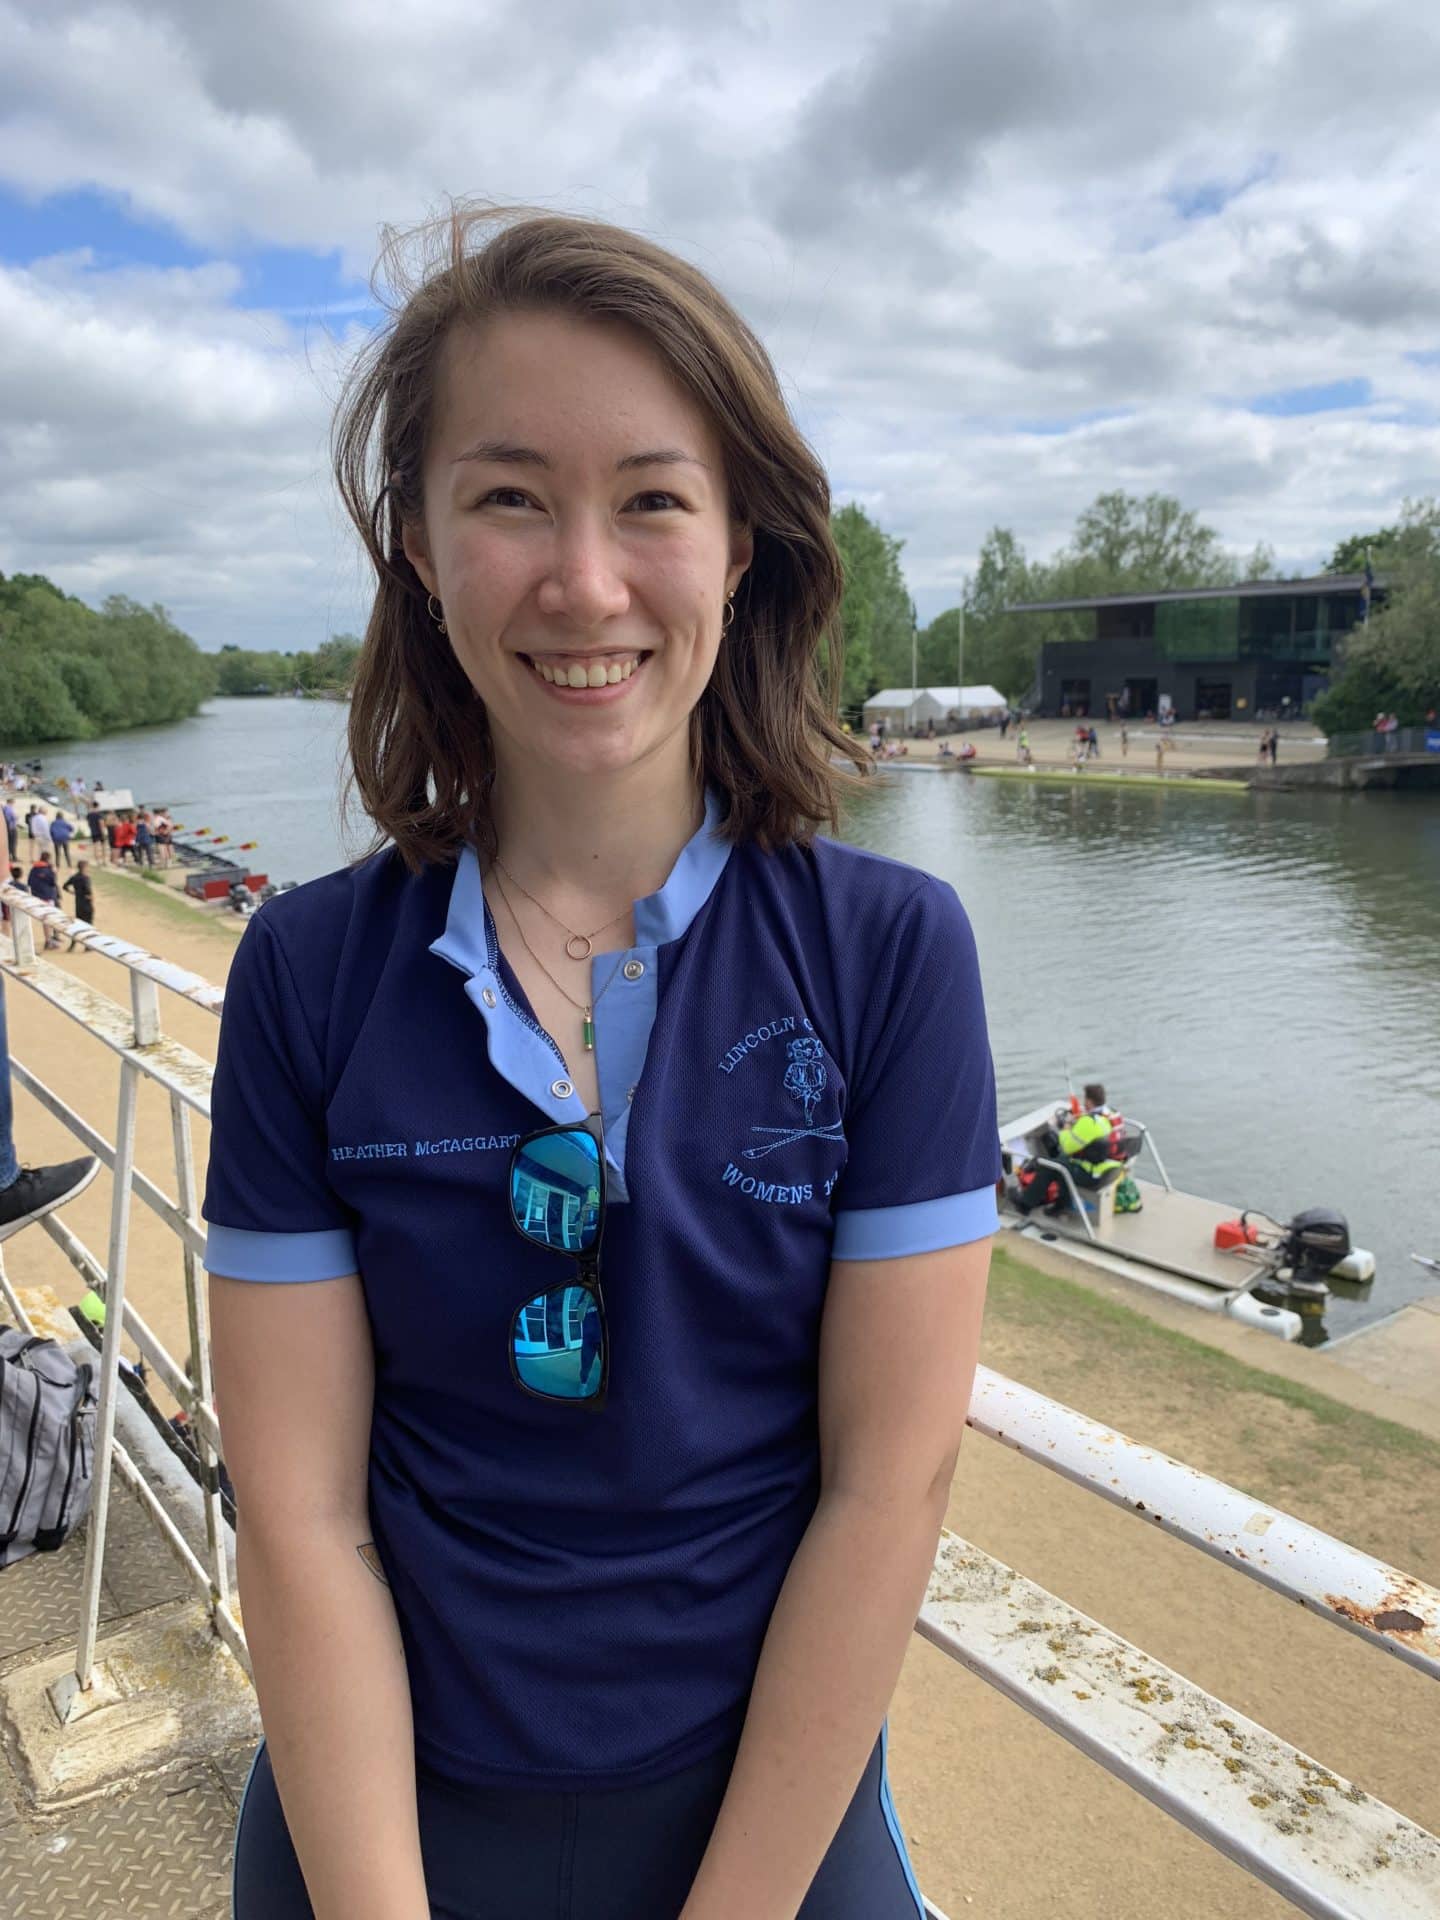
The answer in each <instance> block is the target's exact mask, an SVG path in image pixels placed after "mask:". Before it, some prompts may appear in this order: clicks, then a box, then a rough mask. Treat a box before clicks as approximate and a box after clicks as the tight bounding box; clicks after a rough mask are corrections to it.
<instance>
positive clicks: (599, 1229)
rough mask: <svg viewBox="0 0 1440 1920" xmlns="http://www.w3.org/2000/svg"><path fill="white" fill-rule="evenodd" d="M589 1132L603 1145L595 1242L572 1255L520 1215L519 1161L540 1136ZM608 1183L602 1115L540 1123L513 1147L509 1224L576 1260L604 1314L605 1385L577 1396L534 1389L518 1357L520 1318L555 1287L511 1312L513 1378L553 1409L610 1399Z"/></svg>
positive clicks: (599, 1405)
mask: <svg viewBox="0 0 1440 1920" xmlns="http://www.w3.org/2000/svg"><path fill="white" fill-rule="evenodd" d="M580 1132H584V1133H588V1134H591V1135H592V1136H593V1137H594V1140H595V1144H596V1146H597V1147H598V1148H599V1149H600V1161H599V1168H600V1205H599V1208H598V1210H597V1212H596V1216H595V1244H594V1246H593V1247H591V1248H590V1250H589V1251H588V1252H587V1253H569V1252H567V1251H566V1249H565V1248H564V1247H547V1246H545V1245H544V1243H543V1242H542V1241H539V1240H535V1239H533V1238H532V1237H531V1236H530V1235H529V1234H528V1233H526V1231H525V1229H524V1228H523V1227H522V1226H521V1224H520V1222H519V1221H518V1220H517V1219H516V1218H515V1204H514V1198H513V1196H514V1192H515V1165H516V1162H517V1161H518V1160H519V1158H520V1155H521V1154H522V1153H523V1152H524V1151H525V1149H526V1148H527V1147H530V1146H533V1145H534V1144H535V1142H536V1141H537V1140H545V1139H548V1138H549V1137H550V1136H551V1135H552V1134H556V1133H580ZM607 1184H608V1183H607V1181H606V1178H605V1130H604V1127H603V1125H602V1123H601V1119H600V1115H599V1114H598V1113H587V1114H586V1116H585V1118H584V1119H583V1120H564V1121H561V1122H560V1123H559V1124H558V1125H556V1126H553V1127H537V1128H536V1129H535V1131H534V1132H533V1133H527V1134H523V1135H522V1136H521V1138H520V1139H519V1140H517V1141H516V1142H515V1145H514V1146H513V1147H512V1148H511V1150H510V1165H509V1167H508V1168H507V1170H506V1174H505V1208H506V1211H507V1212H508V1213H509V1215H510V1224H511V1226H512V1227H513V1228H514V1229H515V1231H516V1233H518V1234H519V1236H520V1238H521V1239H522V1240H523V1241H524V1242H525V1244H526V1246H527V1247H537V1248H538V1249H539V1250H540V1252H541V1253H558V1254H559V1256H560V1258H561V1259H562V1260H573V1261H574V1262H575V1270H576V1271H575V1280H574V1282H573V1283H571V1284H574V1285H576V1286H581V1287H584V1289H585V1291H586V1292H587V1293H590V1294H593V1295H594V1297H595V1306H596V1310H597V1311H598V1313H599V1315H600V1385H599V1388H598V1390H597V1391H596V1392H594V1393H587V1394H584V1395H581V1396H579V1397H576V1398H571V1397H570V1396H568V1395H566V1394H562V1393H541V1391H540V1390H539V1388H538V1387H532V1386H530V1385H529V1384H528V1382H527V1381H525V1380H522V1379H521V1377H520V1369H519V1366H518V1365H517V1363H516V1360H515V1335H516V1332H517V1330H518V1328H519V1325H520V1316H521V1314H522V1313H524V1312H525V1310H526V1308H527V1307H528V1306H530V1304H531V1302H532V1301H535V1300H539V1299H543V1298H544V1296H545V1295H546V1294H547V1293H554V1292H556V1290H557V1289H556V1288H555V1287H542V1288H541V1290H540V1292H539V1293H535V1292H533V1291H532V1292H530V1293H527V1294H526V1296H525V1298H524V1299H523V1300H522V1301H521V1302H520V1304H519V1306H517V1307H516V1309H515V1311H514V1313H512V1314H511V1316H510V1332H509V1335H508V1337H507V1340H506V1352H507V1353H508V1355H509V1358H510V1378H511V1379H512V1380H513V1381H514V1382H515V1384H516V1386H517V1387H519V1389H520V1391H521V1392H522V1393H528V1394H529V1395H530V1397H531V1398H532V1399H534V1400H543V1401H544V1402H545V1404H546V1406H549V1407H580V1408H582V1409H583V1410H584V1411H585V1412H586V1413H600V1412H602V1411H603V1409H604V1406H605V1403H606V1401H607V1400H608V1399H609V1397H610V1322H609V1320H608V1318H607V1316H606V1313H605V1295H604V1294H603V1293H602V1292H601V1290H600V1247H601V1243H602V1242H603V1240H604V1238H605V1211H606V1204H607V1199H608V1195H607V1191H606V1189H607Z"/></svg>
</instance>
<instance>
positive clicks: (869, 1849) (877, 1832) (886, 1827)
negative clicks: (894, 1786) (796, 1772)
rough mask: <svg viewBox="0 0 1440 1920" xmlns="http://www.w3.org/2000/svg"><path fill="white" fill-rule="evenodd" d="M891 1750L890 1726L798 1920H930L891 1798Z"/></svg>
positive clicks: (877, 1745) (879, 1740) (883, 1730)
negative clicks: (889, 1760)
mask: <svg viewBox="0 0 1440 1920" xmlns="http://www.w3.org/2000/svg"><path fill="white" fill-rule="evenodd" d="M888 1744H889V1727H888V1724H887V1725H886V1726H884V1727H882V1728H881V1729H880V1738H879V1739H878V1740H877V1741H876V1743H875V1750H874V1752H873V1753H872V1754H871V1755H870V1758H869V1760H868V1761H867V1763H866V1766H865V1771H864V1773H863V1774H862V1775H861V1776H860V1784H859V1786H858V1787H857V1788H856V1789H855V1795H854V1798H853V1799H852V1800H851V1802H850V1805H849V1808H848V1809H847V1811H846V1814H845V1818H844V1819H843V1820H842V1821H841V1822H840V1830H839V1832H838V1833H837V1834H836V1835H835V1838H834V1840H832V1841H831V1843H830V1849H829V1851H828V1852H827V1853H826V1855H825V1858H824V1859H823V1860H822V1861H821V1862H820V1870H819V1872H818V1873H817V1874H816V1875H815V1878H814V1879H813V1880H812V1881H811V1883H810V1891H809V1892H808V1893H807V1894H806V1896H805V1898H804V1901H803V1902H802V1903H801V1907H800V1912H799V1915H798V1916H797V1920H925V1903H924V1901H923V1900H922V1899H921V1897H920V1888H919V1884H918V1883H917V1881H916V1879H915V1870H914V1868H913V1867H912V1866H911V1864H910V1856H909V1854H908V1853H907V1851H906V1849H905V1838H904V1835H903V1834H902V1833H901V1831H900V1822H899V1819H898V1817H897V1816H896V1812H895V1802H894V1800H893V1799H892V1798H891V1795H890V1779H889V1773H888V1770H887V1767H886V1752H887V1748H888Z"/></svg>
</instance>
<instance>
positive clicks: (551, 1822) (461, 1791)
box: [233, 1728, 924, 1920]
mask: <svg viewBox="0 0 1440 1920" xmlns="http://www.w3.org/2000/svg"><path fill="white" fill-rule="evenodd" d="M886 1737H887V1735H886V1730H885V1729H884V1728H882V1729H881V1733H880V1738H879V1739H878V1740H877V1741H876V1743H875V1750H874V1752H873V1753H872V1754H871V1756H870V1759H869V1761H868V1762H867V1764H866V1767H865V1772H864V1774H863V1775H862V1777H861V1780H860V1784H859V1786H858V1787H857V1788H856V1790H855V1797H854V1799H853V1800H852V1801H851V1803H850V1807H849V1810H848V1811H847V1813H846V1815H845V1818H844V1819H843V1820H842V1821H841V1823H840V1830H839V1832H838V1833H837V1834H836V1836H835V1838H834V1840H833V1841H832V1842H831V1845H830V1850H829V1852H828V1853H827V1854H826V1855H825V1858H824V1860H822V1861H821V1863H820V1870H819V1872H818V1873H817V1874H816V1876H815V1878H814V1880H813V1881H812V1882H811V1886H810V1891H809V1893H808V1894H807V1895H806V1896H805V1901H804V1904H803V1905H802V1906H801V1908H800V1912H799V1914H798V1916H797V1920H923V1916H924V1907H923V1905H922V1903H921V1900H920V1894H919V1891H918V1889H917V1888H916V1884H915V1876H914V1873H913V1872H912V1870H911V1867H910V1860H909V1856H908V1855H907V1853H906V1851H905V1842H904V1840H903V1839H902V1837H901V1833H900V1824H899V1822H898V1820H897V1819H896V1817H895V1808H894V1804H893V1802H892V1801H891V1798H890V1783H889V1780H888V1777H887V1774H886V1766H885V1748H886ZM737 1745H738V1739H737V1740H736V1741H732V1742H730V1743H729V1744H728V1745H727V1746H725V1747H724V1748H722V1750H721V1751H720V1752H719V1753H717V1754H714V1755H712V1756H711V1757H709V1758H708V1759H705V1760H701V1761H699V1762H698V1763H697V1764H696V1765H694V1766H692V1767H687V1768H686V1769H685V1770H684V1771H683V1772H681V1773H676V1774H672V1775H671V1776H670V1777H669V1779H666V1780H659V1781H656V1782H654V1783H653V1784H652V1785H650V1786H647V1787H627V1788H621V1789H619V1790H618V1791H616V1790H612V1791H608V1792H597V1793H543V1792H534V1791H530V1790H518V1789H517V1790H514V1791H511V1790H508V1789H500V1788H486V1787H467V1786H461V1785H457V1784H455V1783H452V1782H450V1781H447V1780H442V1779H441V1778H440V1777H439V1776H438V1775H436V1774H433V1773H430V1772H428V1771H427V1770H426V1769H425V1768H424V1767H420V1768H418V1769H417V1771H416V1787H417V1799H418V1805H419V1814H420V1849H421V1853H422V1855H423V1857H424V1861H425V1882H426V1888H427V1890H428V1892H429V1895H430V1913H431V1916H432V1920H522V1916H523V1920H676V1915H678V1913H679V1912H680V1909H681V1907H682V1906H683V1905H684V1904H685V1899H686V1896H687V1895H688V1894H689V1891H690V1887H691V1883H692V1882H693V1880H694V1878H695V1873H696V1870H697V1869H698V1867H699V1865H700V1859H701V1856H702V1854H703V1853H704V1851H705V1848H706V1845H707V1843H708V1841H709V1839H710V1834H711V1830H712V1829H713V1827H714V1824H715V1816H716V1814H717V1813H718V1812H719V1811H720V1802H721V1800H722V1799H723V1797H724V1794H725V1787H726V1784H727V1782H728V1781H729V1778H730V1769H731V1767H732V1765H733V1764H734V1759H735V1748H736V1746H737ZM233 1899H234V1920H313V1913H312V1909H311V1906H310V1901H309V1898H308V1896H307V1895H306V1892H305V1882H304V1879H303V1877H302V1876H301V1872H300V1863H299V1861H298V1860H297V1859H296V1857H295V1850H294V1848H293V1847H292V1845H291V1844H290V1834H289V1831H288V1829H287V1828H286V1825H285V1815H284V1812H283V1810H282V1808H281V1805H280V1796H279V1793H278V1792H277V1790H276V1786H275V1775H274V1773H273V1771H272V1770H271V1766H270V1756H269V1752H268V1750H267V1748H266V1745H265V1742H264V1741H263V1740H262V1741H261V1743H260V1746H259V1748H258V1750H257V1752H256V1755H255V1760H254V1764H253V1765H252V1766H251V1769H250V1778H249V1779H248V1781H247V1782H246V1784H245V1794H244V1798H243V1799H242V1800H241V1803H240V1817H239V1820H238V1821H237V1823H236V1828H235V1869H234V1895H233Z"/></svg>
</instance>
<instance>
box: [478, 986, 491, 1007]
mask: <svg viewBox="0 0 1440 1920" xmlns="http://www.w3.org/2000/svg"><path fill="white" fill-rule="evenodd" d="M480 998H481V999H482V1000H483V1001H484V1002H485V1004H486V1006H487V1007H493V1006H494V1004H495V989H494V988H493V987H482V988H481V989H480Z"/></svg>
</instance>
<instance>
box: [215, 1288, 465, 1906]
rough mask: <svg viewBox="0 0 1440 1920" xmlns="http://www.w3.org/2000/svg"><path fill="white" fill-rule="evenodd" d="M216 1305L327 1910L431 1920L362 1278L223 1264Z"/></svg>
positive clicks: (277, 1668) (274, 1671)
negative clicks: (378, 1467) (282, 1277)
mask: <svg viewBox="0 0 1440 1920" xmlns="http://www.w3.org/2000/svg"><path fill="white" fill-rule="evenodd" d="M210 1313H211V1325H212V1337H213V1343H214V1354H215V1394H216V1407H217V1411H219V1412H220V1415H221V1429H222V1436H223V1453H224V1458H225V1464H226V1467H227V1469H228V1470H229V1473H230V1476H231V1479H232V1480H233V1482H234V1486H235V1500H236V1515H237V1523H238V1524H237V1530H236V1563H237V1568H238V1573H239V1583H240V1601H241V1607H242V1611H243V1617H244V1627H245V1636H246V1640H247V1642H248V1644H249V1647H250V1653H251V1660H252V1664H253V1666H254V1670H255V1688H256V1692H257V1694H258V1696H259V1700H260V1712H261V1717H262V1719H263V1722H264V1727H265V1739H266V1744H267V1746H268V1748H269V1753H270V1761H271V1765H272V1766H273V1768H274V1772H275V1781H276V1785H277V1787H278V1788H279V1792H280V1799H281V1804H282V1806H283V1808H284V1812H285V1820H286V1825H287V1826H288V1827H289V1830H290V1837H291V1839H292V1841H293V1843H294V1846H295V1852H296V1855H297V1857H298V1858H299V1861H300V1867H301V1871H302V1872H303V1874H304V1876H305V1884H306V1887H307V1889H308V1891H309V1894H310V1902H311V1906H312V1907H313V1909H314V1912H315V1920H429V1913H430V1906H429V1902H428V1900H427V1898H426V1892H425V1875H424V1869H423V1865H422V1862H421V1854H420V1835H419V1820H418V1815H417V1810H416V1793H415V1755H414V1728H413V1723H412V1720H411V1708H410V1688H409V1677H408V1674H407V1671H406V1666H405V1657H404V1650H403V1647H402V1644H401V1640H400V1631H399V1626H398V1623H397V1621H396V1617H395V1606H394V1602H393V1601H392V1599H391V1597H390V1591H389V1588H388V1587H387V1586H386V1585H385V1583H384V1580H383V1577H382V1575H381V1573H380V1572H378V1571H377V1569H378V1567H379V1561H378V1558H377V1556H376V1552H375V1548H374V1544H373V1542H372V1540H371V1536H370V1527H369V1520H368V1500H367V1482H368V1466H369V1450H370V1421H371V1414H372V1409H373V1403H374V1350H373V1346H372V1342H371V1335H370V1326H369V1320H368V1318H367V1316H366V1312H365V1304H364V1297H363V1294H362V1292H361V1287H360V1281H359V1279H358V1278H357V1276H356V1275H354V1274H350V1275H348V1276H347V1277H345V1278H343V1279H334V1280H317V1281H306V1282H299V1283H292V1284H286V1283H283V1282H273V1281H249V1280H231V1279H225V1278H222V1277H219V1276H217V1275H214V1274H212V1275H211V1276H210ZM258 1920H263V1916H260V1917H258Z"/></svg>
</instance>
